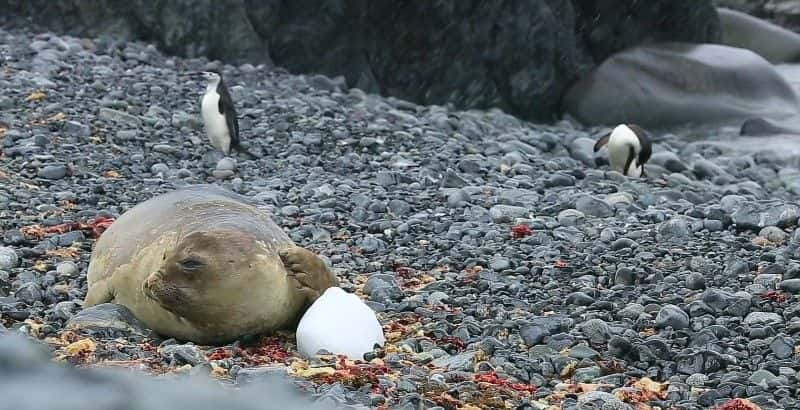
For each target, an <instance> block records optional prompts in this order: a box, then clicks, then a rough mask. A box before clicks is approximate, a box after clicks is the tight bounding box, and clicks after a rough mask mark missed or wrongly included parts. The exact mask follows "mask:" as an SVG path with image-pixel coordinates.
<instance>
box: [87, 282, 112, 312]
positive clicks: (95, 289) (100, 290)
mask: <svg viewBox="0 0 800 410" xmlns="http://www.w3.org/2000/svg"><path fill="white" fill-rule="evenodd" d="M113 299H114V294H113V293H112V292H111V287H110V286H109V281H108V280H100V281H97V282H95V283H93V284H92V285H91V286H89V290H88V291H87V292H86V297H85V298H84V299H83V307H84V308H88V307H91V306H94V305H99V304H101V303H106V302H111V301H112V300H113Z"/></svg>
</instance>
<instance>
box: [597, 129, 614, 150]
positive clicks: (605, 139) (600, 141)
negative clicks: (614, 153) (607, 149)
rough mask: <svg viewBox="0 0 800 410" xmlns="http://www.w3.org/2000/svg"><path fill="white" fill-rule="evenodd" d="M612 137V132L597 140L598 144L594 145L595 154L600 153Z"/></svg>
mask: <svg viewBox="0 0 800 410" xmlns="http://www.w3.org/2000/svg"><path fill="white" fill-rule="evenodd" d="M610 137H611V132H610V131H609V132H608V133H607V134H605V135H603V136H602V137H600V138H599V139H598V140H597V142H595V143H594V152H597V151H599V150H600V148H603V146H604V145H606V144H608V139H609V138H610Z"/></svg>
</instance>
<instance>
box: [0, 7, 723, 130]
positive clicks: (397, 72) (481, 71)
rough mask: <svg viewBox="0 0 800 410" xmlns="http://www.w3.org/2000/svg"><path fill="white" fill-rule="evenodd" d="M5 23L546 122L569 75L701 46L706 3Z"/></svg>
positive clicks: (189, 11) (96, 13) (276, 11)
mask: <svg viewBox="0 0 800 410" xmlns="http://www.w3.org/2000/svg"><path fill="white" fill-rule="evenodd" d="M0 9H2V10H3V11H4V13H3V14H4V16H5V17H2V18H3V20H4V23H5V24H10V25H13V24H19V25H24V26H30V25H31V24H36V25H39V26H42V27H43V28H45V29H48V30H52V31H55V32H60V33H66V34H72V35H78V36H89V37H96V36H101V35H111V36H114V37H117V38H120V39H123V40H128V39H140V40H145V41H149V42H152V43H154V44H155V45H156V46H158V47H159V48H161V49H163V50H165V51H166V52H169V53H173V54H176V55H179V56H187V57H192V56H200V55H203V56H207V57H209V58H211V59H219V60H222V61H224V62H228V63H243V62H250V63H274V64H276V65H279V66H282V67H285V68H287V69H288V70H290V71H291V72H294V73H317V74H325V75H328V76H330V77H335V76H338V75H343V76H344V77H345V78H346V80H347V83H348V85H349V86H354V87H358V88H361V89H363V90H364V91H367V92H375V93H380V94H383V95H392V96H395V97H398V98H403V99H407V100H410V101H413V102H416V103H420V104H447V103H450V104H453V105H454V106H456V107H458V108H461V109H468V108H490V107H499V108H501V109H503V110H505V111H507V112H509V113H512V114H515V115H517V116H520V117H522V118H526V119H530V120H545V121H547V120H554V119H557V118H558V116H559V112H558V106H559V99H560V97H561V94H562V92H563V91H564V89H565V88H566V87H567V85H568V84H570V83H571V82H573V81H574V80H576V79H577V78H579V77H580V76H582V75H583V74H585V73H586V72H587V71H588V70H590V69H591V68H592V67H593V66H594V65H595V64H597V63H599V62H601V61H603V60H604V59H605V58H606V57H608V55H610V54H611V53H613V52H615V51H618V50H621V49H623V48H626V47H629V46H632V45H635V44H638V43H640V42H643V41H688V42H695V41H698V42H704V41H714V40H715V39H717V38H718V36H719V21H718V18H717V15H716V12H715V10H714V7H713V6H712V4H711V0H650V1H646V2H645V1H638V0H602V1H595V0H572V1H565V0H525V1H523V0H516V1H515V0H505V1H498V2H487V1H480V0H441V1H435V2H430V1H417V2H403V1H395V0H372V1H367V0H349V1H343V0H291V1H290V0H197V1H194V0H102V1H101V0H0Z"/></svg>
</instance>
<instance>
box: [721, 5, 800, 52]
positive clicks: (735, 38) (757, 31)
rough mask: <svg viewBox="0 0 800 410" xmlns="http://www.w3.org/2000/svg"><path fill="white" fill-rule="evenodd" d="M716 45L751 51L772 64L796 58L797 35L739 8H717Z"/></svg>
mask: <svg viewBox="0 0 800 410" xmlns="http://www.w3.org/2000/svg"><path fill="white" fill-rule="evenodd" d="M717 15H719V22H720V27H721V30H720V31H721V32H722V35H721V38H720V44H725V45H728V46H733V47H741V48H746V49H748V50H751V51H753V52H755V53H757V54H758V55H760V56H762V57H764V58H765V59H767V60H768V61H769V62H771V63H773V64H779V63H786V62H796V61H798V60H800V34H797V33H795V32H793V31H790V30H787V29H785V28H783V27H781V26H778V25H776V24H772V23H770V22H768V21H765V20H761V19H759V18H756V17H753V16H750V15H748V14H746V13H742V12H739V11H735V10H731V9H727V8H723V7H718V8H717Z"/></svg>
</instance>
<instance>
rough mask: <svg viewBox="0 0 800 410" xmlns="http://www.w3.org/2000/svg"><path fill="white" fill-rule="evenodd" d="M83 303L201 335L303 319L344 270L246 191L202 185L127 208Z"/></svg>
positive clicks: (105, 243)
mask: <svg viewBox="0 0 800 410" xmlns="http://www.w3.org/2000/svg"><path fill="white" fill-rule="evenodd" d="M87 281H88V287H89V290H88V292H87V295H86V299H85V302H84V307H88V306H93V305H96V304H99V303H104V302H114V303H118V304H121V305H124V306H126V307H127V308H128V309H130V310H131V312H132V313H133V314H134V316H136V317H137V318H138V319H139V320H141V321H142V322H143V323H144V324H146V325H147V326H148V327H150V328H151V329H153V330H154V331H155V332H156V333H159V334H161V335H164V336H169V337H174V338H176V339H180V340H188V341H193V342H195V343H200V344H217V343H225V342H229V341H232V340H234V339H236V338H238V337H241V336H245V335H256V334H262V333H270V332H272V331H274V330H278V329H281V328H286V327H288V326H292V325H294V324H296V322H297V321H298V320H299V317H300V316H301V315H302V313H303V312H304V311H305V309H306V308H307V307H308V306H309V305H310V304H311V303H312V302H313V301H314V300H316V298H317V297H319V294H321V293H322V292H323V291H324V290H325V289H327V288H328V287H330V286H335V285H336V283H337V280H336V278H335V276H334V275H333V273H332V272H331V271H330V270H329V269H328V268H327V267H326V266H325V264H324V262H322V260H321V259H319V258H318V257H317V256H316V255H314V254H313V253H311V252H310V251H308V250H305V249H303V248H300V247H297V246H295V245H294V243H293V242H292V241H291V239H290V238H289V237H288V236H287V235H286V234H285V233H284V231H283V230H282V229H281V228H280V227H278V226H277V225H276V224H275V223H274V222H273V221H272V220H271V219H270V217H269V216H268V215H267V214H266V213H264V212H263V211H261V210H259V209H258V208H256V207H255V206H253V205H252V204H250V203H248V202H247V201H246V200H245V199H244V198H243V197H240V196H238V195H236V194H234V193H232V192H228V191H225V190H223V189H221V188H217V187H213V186H208V185H199V186H193V187H189V188H184V189H180V190H176V191H172V192H168V193H166V194H162V195H159V196H156V197H154V198H151V199H149V200H147V201H145V202H142V203H140V204H139V205H137V206H135V207H133V208H131V209H130V210H128V211H127V212H125V213H124V214H123V215H122V216H121V217H120V218H119V219H118V220H116V221H115V222H114V223H113V224H112V225H111V226H110V227H109V228H108V230H106V231H105V232H104V233H103V235H102V236H101V237H100V239H99V240H98V241H97V243H96V245H95V248H94V250H93V252H92V258H91V261H90V263H89V269H88V274H87Z"/></svg>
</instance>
